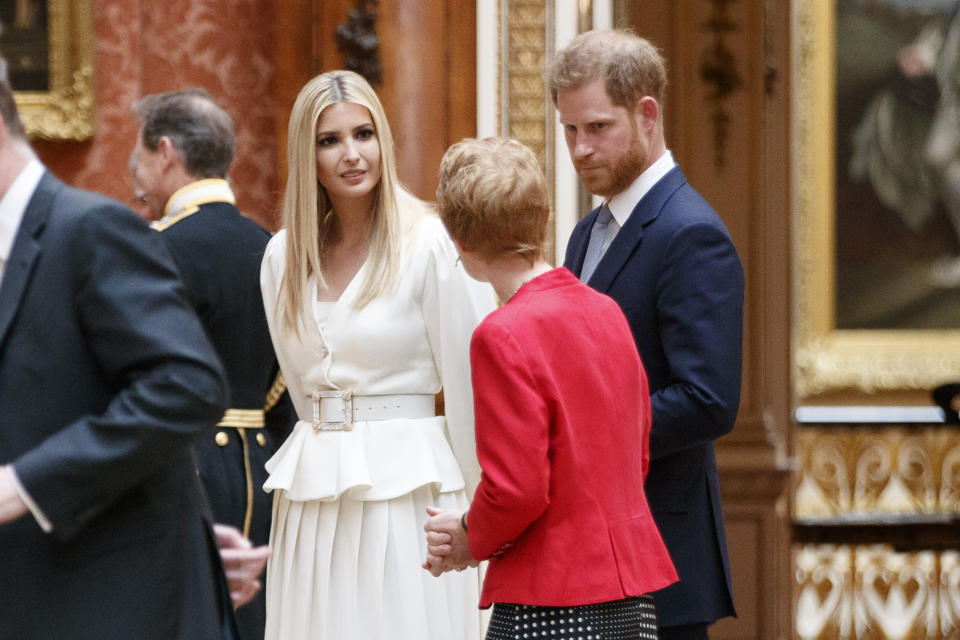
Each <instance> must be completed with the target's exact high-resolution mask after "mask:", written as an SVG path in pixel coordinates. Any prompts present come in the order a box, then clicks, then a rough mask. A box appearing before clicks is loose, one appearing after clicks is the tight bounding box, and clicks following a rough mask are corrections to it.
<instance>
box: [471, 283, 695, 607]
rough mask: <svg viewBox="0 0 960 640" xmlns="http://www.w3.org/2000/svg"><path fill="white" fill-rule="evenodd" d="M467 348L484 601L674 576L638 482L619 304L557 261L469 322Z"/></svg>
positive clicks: (630, 587)
mask: <svg viewBox="0 0 960 640" xmlns="http://www.w3.org/2000/svg"><path fill="white" fill-rule="evenodd" d="M470 361H471V367H472V376H473V389H474V408H475V414H476V438H477V456H478V458H479V461H480V467H481V469H482V471H483V473H482V477H481V480H480V484H479V486H478V487H477V491H476V494H475V495H474V499H473V504H472V505H471V507H470V513H469V515H468V528H469V533H468V538H469V543H470V552H471V553H472V554H473V556H474V557H475V558H480V559H486V558H490V563H489V567H488V569H487V574H486V578H485V580H484V584H483V591H482V594H481V597H480V606H481V608H486V607H489V606H490V605H491V604H492V603H494V602H511V603H517V604H532V605H547V606H569V605H582V604H592V603H597V602H607V601H611V600H619V599H621V598H625V597H627V596H635V595H640V594H644V593H648V592H651V591H655V590H657V589H662V588H663V587H665V586H667V585H669V584H671V583H673V582H675V581H676V580H677V574H676V572H675V571H674V568H673V564H672V563H671V561H670V556H669V555H668V553H667V550H666V547H665V546H664V544H663V540H661V538H660V533H659V532H658V531H657V527H656V524H654V521H653V518H652V517H651V515H650V511H649V508H648V507H647V500H646V497H645V495H644V492H643V482H644V479H645V477H646V474H647V467H648V464H649V458H650V453H649V448H648V438H649V433H650V396H649V392H648V389H647V378H646V374H645V373H644V370H643V366H642V365H641V363H640V359H639V356H638V355H637V350H636V346H635V345H634V342H633V336H632V334H631V333H630V328H629V327H628V325H627V321H626V319H625V318H624V316H623V313H622V312H621V311H620V308H619V307H618V306H617V304H616V303H615V302H614V301H613V300H612V299H610V298H608V297H607V296H605V295H603V294H600V293H597V292H596V291H594V290H593V289H591V288H589V287H587V286H586V285H583V284H581V283H580V282H579V281H578V280H577V279H576V278H575V277H574V276H573V275H572V274H571V273H570V272H569V271H567V270H566V269H565V268H559V269H554V270H553V271H550V272H548V273H546V274H544V275H542V276H540V277H538V278H536V279H534V280H533V281H531V282H529V283H527V284H525V285H524V286H523V287H521V288H520V290H519V291H518V292H517V294H516V295H514V296H513V297H512V298H511V299H510V301H509V302H508V303H507V304H506V305H505V306H503V307H501V308H500V309H498V310H496V311H494V312H493V313H491V314H490V315H489V316H488V317H487V318H486V319H485V320H484V321H483V322H482V323H481V324H480V326H479V327H477V329H476V331H475V332H474V334H473V340H472V342H471V346H470ZM506 543H513V545H512V546H511V547H509V548H508V549H507V550H506V551H505V552H504V553H503V554H502V555H499V556H498V557H492V558H491V554H493V553H495V552H496V551H497V550H498V549H500V548H501V547H502V546H503V545H505V544H506Z"/></svg>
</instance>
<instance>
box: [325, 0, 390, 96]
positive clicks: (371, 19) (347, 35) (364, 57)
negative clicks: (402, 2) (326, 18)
mask: <svg viewBox="0 0 960 640" xmlns="http://www.w3.org/2000/svg"><path fill="white" fill-rule="evenodd" d="M377 4H378V2H377V0H358V2H357V7H356V9H351V10H350V12H349V13H348V14H347V21H346V22H343V23H341V24H338V25H337V30H336V41H337V49H339V50H340V52H341V53H343V55H344V63H343V66H344V68H345V69H348V70H349V71H355V72H357V73H359V74H360V75H362V76H363V77H364V78H366V79H367V82H369V83H370V84H371V85H373V86H377V85H379V84H381V83H383V67H382V66H381V64H380V37H379V36H378V35H377V29H376V21H377Z"/></svg>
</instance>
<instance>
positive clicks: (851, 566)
mask: <svg viewBox="0 0 960 640" xmlns="http://www.w3.org/2000/svg"><path fill="white" fill-rule="evenodd" d="M793 557H794V567H795V572H794V606H795V608H796V627H795V629H794V637H795V638H800V639H802V640H821V639H822V640H853V639H856V640H874V639H877V640H879V639H887V638H889V639H891V640H921V639H923V640H938V639H948V638H957V637H960V553H958V552H957V551H944V552H940V553H936V552H932V551H922V552H914V553H897V552H895V551H893V550H892V549H891V548H890V547H888V546H885V545H870V546H853V547H851V546H835V545H806V546H799V547H795V548H794V551H793Z"/></svg>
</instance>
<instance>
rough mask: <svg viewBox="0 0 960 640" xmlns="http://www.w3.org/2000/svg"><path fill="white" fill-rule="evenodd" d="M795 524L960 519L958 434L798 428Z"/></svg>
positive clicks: (933, 429)
mask: <svg viewBox="0 0 960 640" xmlns="http://www.w3.org/2000/svg"><path fill="white" fill-rule="evenodd" d="M796 452H797V459H798V460H799V462H800V468H799V469H798V475H797V488H796V491H795V494H794V504H795V513H796V518H797V520H799V521H803V522H806V523H816V522H817V521H822V520H830V521H842V520H843V519H852V520H855V521H858V522H863V521H864V520H865V519H868V518H870V517H877V518H881V519H883V518H885V517H890V516H921V517H922V516H934V517H939V516H958V515H960V431H958V430H957V429H956V428H954V427H894V426H891V427H882V428H870V429H863V428H858V429H837V428H829V427H803V428H801V429H798V433H797V438H796Z"/></svg>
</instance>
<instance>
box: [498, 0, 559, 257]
mask: <svg viewBox="0 0 960 640" xmlns="http://www.w3.org/2000/svg"><path fill="white" fill-rule="evenodd" d="M500 11H501V12H503V16H504V17H505V18H506V25H505V28H506V33H504V34H501V42H503V43H504V47H503V49H504V50H505V53H504V54H503V57H502V63H503V64H502V67H501V69H502V73H504V75H505V76H506V77H505V82H501V83H500V86H501V87H503V88H504V91H505V92H506V95H504V96H501V108H502V107H506V113H505V114H504V115H503V116H502V117H504V118H505V120H506V121H505V122H502V123H501V130H502V131H504V132H505V133H506V135H508V136H510V137H512V138H515V139H517V140H519V141H520V142H522V143H523V144H525V145H527V146H528V147H530V148H531V149H532V150H533V151H534V153H536V154H537V158H538V159H539V160H540V166H541V167H542V168H543V170H544V172H545V173H546V174H547V177H548V181H547V182H548V184H551V183H552V181H551V180H550V175H551V173H552V162H551V158H552V149H553V135H552V132H553V121H554V114H553V104H552V102H551V101H550V97H549V95H548V94H547V91H546V87H545V84H544V78H543V73H544V69H545V68H546V64H547V60H548V56H549V55H550V53H551V45H552V41H551V38H550V37H549V34H550V29H551V28H552V24H553V18H552V13H553V12H552V2H549V1H548V0H509V1H505V2H503V3H501V5H500ZM501 24H503V23H501ZM551 196H553V194H551ZM551 200H553V198H552V197H551ZM549 229H550V232H549V233H548V237H547V241H546V246H545V254H546V255H548V256H549V255H553V253H554V243H555V237H556V233H555V230H554V222H553V219H552V215H551V222H550V226H549Z"/></svg>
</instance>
